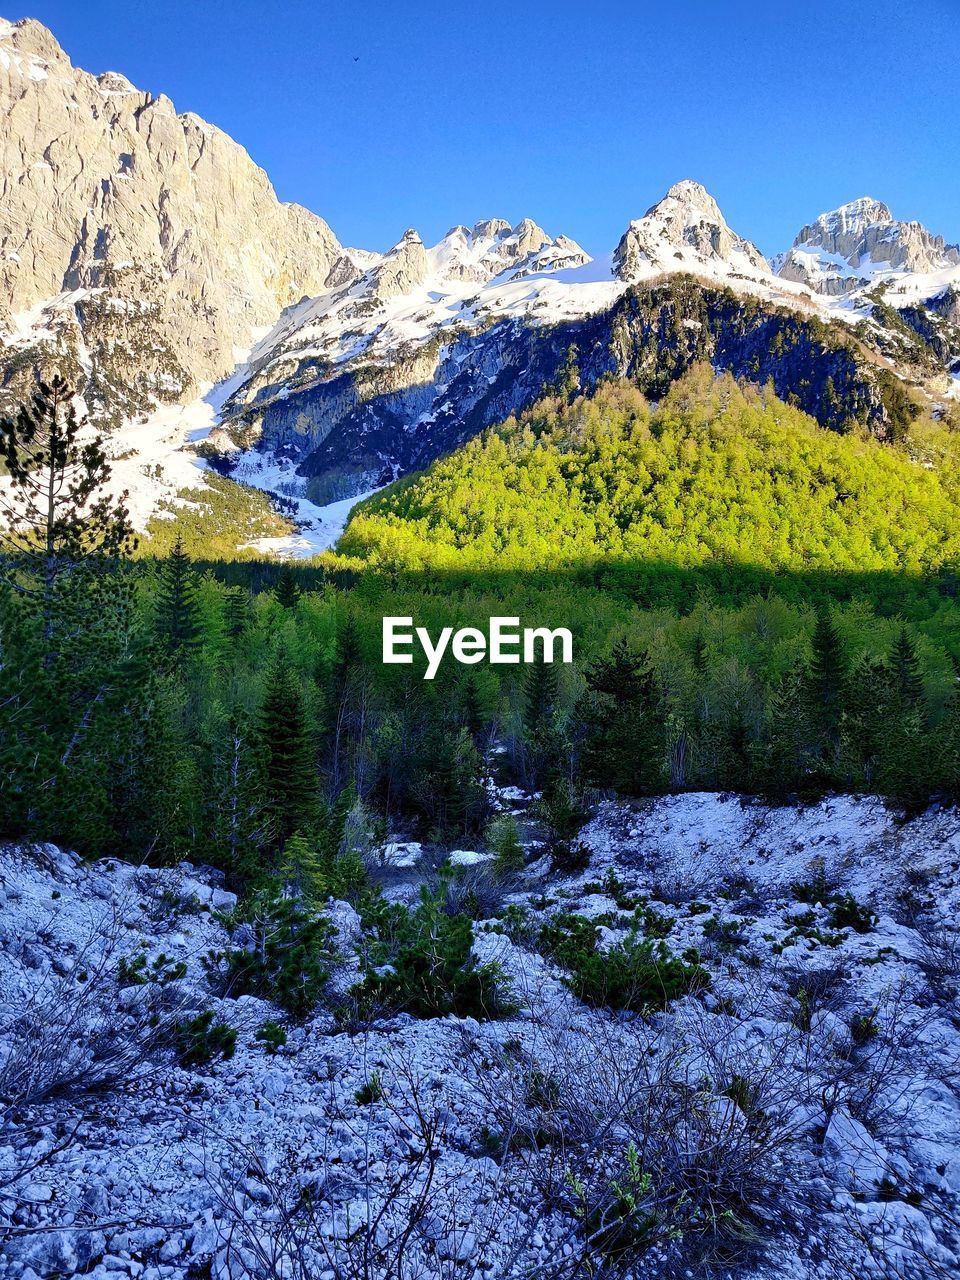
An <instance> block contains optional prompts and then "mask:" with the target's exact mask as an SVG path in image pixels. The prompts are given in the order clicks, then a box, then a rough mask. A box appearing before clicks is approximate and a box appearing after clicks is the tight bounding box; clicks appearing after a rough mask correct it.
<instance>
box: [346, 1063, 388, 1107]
mask: <svg viewBox="0 0 960 1280" xmlns="http://www.w3.org/2000/svg"><path fill="white" fill-rule="evenodd" d="M353 1096H354V1098H355V1099H356V1102H357V1105H358V1106H360V1107H367V1106H369V1105H370V1103H371V1102H379V1101H380V1099H381V1098H382V1097H383V1081H382V1080H381V1078H380V1072H379V1071H371V1073H370V1078H369V1079H368V1080H367V1081H366V1082H365V1083H364V1084H362V1085H361V1086H360V1088H359V1089H358V1090H357V1091H356V1093H355V1094H354V1095H353Z"/></svg>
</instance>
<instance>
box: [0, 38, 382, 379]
mask: <svg viewBox="0 0 960 1280" xmlns="http://www.w3.org/2000/svg"><path fill="white" fill-rule="evenodd" d="M0 160H2V165H0V300H2V301H0V308H2V311H0V327H9V325H10V323H11V317H12V316H16V315H18V313H19V314H21V315H22V313H25V312H30V311H31V310H32V309H35V308H37V307H38V306H40V305H41V304H43V303H44V302H45V301H46V300H49V299H52V298H55V297H57V296H58V295H61V294H63V293H65V292H71V291H82V293H83V296H86V297H89V296H90V292H91V291H94V293H96V291H100V295H99V296H101V297H103V296H104V295H109V296H110V297H112V298H116V299H118V300H119V301H120V302H121V303H129V304H131V305H138V306H139V305H140V304H141V303H143V302H147V303H148V304H149V305H150V306H151V307H152V308H153V309H154V313H155V314H154V322H155V324H154V328H155V334H154V336H155V338H156V341H157V343H158V344H159V345H160V346H161V347H162V348H164V349H165V351H166V353H167V354H166V356H165V362H166V363H168V364H171V365H173V366H176V367H177V371H176V373H175V374H174V375H173V382H172V384H171V385H173V386H174V390H173V392H172V393H171V394H174V395H175V396H177V397H179V396H180V395H182V394H184V393H185V392H186V391H187V390H189V389H190V388H191V387H192V385H193V384H194V383H195V382H196V381H197V380H200V379H214V378H218V377H221V376H223V375H224V374H225V373H227V372H228V371H229V369H231V368H232V367H233V362H234V361H233V354H234V348H235V347H237V346H245V345H246V344H247V343H248V342H249V340H250V332H251V329H252V328H253V327H255V326H260V325H264V324H269V323H273V321H275V320H276V318H277V315H278V314H279V312H280V310H281V309H282V308H283V307H284V306H286V305H287V304H289V303H290V302H292V301H294V300H295V299H297V298H299V297H301V296H302V295H304V294H315V293H318V292H319V291H321V290H322V289H324V288H326V287H328V285H330V284H331V283H336V284H342V283H346V282H349V280H351V279H354V278H356V276H357V275H358V274H359V273H358V272H357V270H356V268H355V267H354V266H353V264H352V263H351V262H350V260H349V258H347V257H346V256H345V255H344V254H343V251H342V249H341V246H340V245H339V243H338V241H337V239H336V237H335V236H334V235H333V233H332V232H331V230H330V228H329V227H328V226H327V224H326V223H325V222H324V221H323V220H322V219H321V218H318V217H316V216H315V215H314V214H312V213H309V212H308V211H307V210H306V209H303V208H301V207H299V206H297V205H290V204H283V203H281V202H280V201H279V200H278V199H277V197H276V195H275V193H274V191H273V188H272V186H271V185H270V182H269V180H268V179H267V176H266V174H265V173H264V172H263V171H262V170H261V169H260V168H258V166H257V165H256V164H254V162H253V161H252V160H251V158H250V157H249V155H248V154H247V153H246V152H245V151H244V149H243V148H242V147H241V146H239V145H238V144H237V143H236V142H234V141H233V140H232V139H231V138H229V137H228V136H227V135H226V134H225V133H223V132H222V131H221V130H219V129H217V128H215V127H214V126H212V125H210V124H207V123H206V122H205V121H203V120H201V119H200V118H199V117H198V116H196V115H193V114H190V113H187V114H182V115H178V114H177V112H176V110H175V109H174V106H173V104H172V103H171V102H170V100H169V99H168V98H166V97H164V96H163V95H162V94H161V95H159V96H154V95H153V94H151V93H147V92H144V91H142V90H139V89H136V88H135V87H134V86H133V85H132V84H131V83H130V82H129V81H128V80H127V79H126V78H125V77H124V76H121V75H119V74H117V73H114V72H107V73H105V74H103V75H100V76H93V75H90V74H88V73H87V72H85V71H82V70H79V69H77V68H75V67H74V66H73V65H72V64H71V62H70V60H69V58H68V57H67V55H66V54H65V53H64V51H63V50H62V49H61V48H60V46H59V45H58V44H57V42H56V40H55V39H54V37H53V36H52V35H51V33H50V32H49V31H48V30H47V29H46V28H45V27H43V26H42V25H41V24H40V23H38V22H35V21H33V20H30V19H24V20H23V21H21V22H18V23H15V24H10V23H7V22H3V21H0ZM131 267H132V268H133V270H131ZM145 281H147V282H148V283H147V284H146V285H145V283H144V282H145ZM128 286H129V287H128ZM144 288H146V290H147V295H146V297H145V296H144V293H143V290H144ZM68 305H69V300H68ZM76 322H77V324H78V326H79V329H80V336H81V337H86V329H85V326H84V318H83V316H82V315H80V314H77V316H76ZM22 328H23V325H22V324H21V330H22ZM21 337H22V334H21ZM7 342H8V344H9V342H10V335H9V334H8V337H7ZM21 363H22V361H21ZM117 372H118V376H120V377H121V379H122V376H123V371H122V370H119V371H117Z"/></svg>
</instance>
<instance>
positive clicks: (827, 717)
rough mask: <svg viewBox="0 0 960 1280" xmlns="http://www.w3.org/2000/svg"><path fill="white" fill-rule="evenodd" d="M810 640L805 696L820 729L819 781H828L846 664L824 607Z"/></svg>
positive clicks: (837, 740)
mask: <svg viewBox="0 0 960 1280" xmlns="http://www.w3.org/2000/svg"><path fill="white" fill-rule="evenodd" d="M811 643H812V648H813V656H812V659H811V663H810V675H809V682H808V697H809V704H810V712H811V716H812V717H813V721H814V723H815V724H816V725H817V727H818V730H819V733H818V738H819V744H818V748H817V751H816V752H815V756H816V759H817V762H818V764H817V772H818V774H819V777H820V779H821V782H828V781H831V780H835V778H836V770H837V760H838V756H839V753H840V723H841V718H842V716H843V702H844V690H845V684H846V677H847V665H846V658H845V656H844V652H843V646H842V644H841V642H840V635H839V632H838V631H837V628H836V626H835V625H834V622H833V619H832V618H831V616H830V613H829V611H828V610H827V609H825V608H821V609H820V610H819V611H818V613H817V622H816V625H815V627H814V629H813V637H812V642H811Z"/></svg>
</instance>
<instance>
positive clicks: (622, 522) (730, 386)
mask: <svg viewBox="0 0 960 1280" xmlns="http://www.w3.org/2000/svg"><path fill="white" fill-rule="evenodd" d="M932 459H935V462H936V465H935V466H934V465H933V462H932ZM958 464H960V450H958V449H957V448H956V447H955V446H954V444H953V438H952V437H951V436H950V434H949V433H948V432H947V431H946V430H945V429H941V428H938V427H936V426H935V425H933V424H927V425H926V426H918V427H916V428H914V431H913V435H912V437H910V438H908V440H907V441H906V442H905V443H904V444H902V445H899V446H897V447H893V446H890V445H885V444H881V443H878V442H877V441H876V440H874V439H872V438H865V437H864V438H861V437H859V436H857V435H852V434H850V435H838V434H837V433H835V432H831V431H827V430H824V429H823V428H822V427H820V426H818V425H817V423H816V422H815V421H814V420H813V419H812V418H809V417H808V416H807V415H806V414H804V413H802V412H800V411H799V410H797V409H794V408H791V407H790V406H788V405H786V404H784V403H783V402H782V401H780V400H777V399H776V398H775V397H774V396H772V395H771V394H769V393H767V392H765V391H762V390H759V389H756V388H750V387H744V386H740V385H738V384H737V383H736V382H735V381H734V380H733V379H731V378H729V377H723V378H714V377H713V375H712V374H711V372H710V370H709V369H699V370H696V371H694V373H692V374H691V375H688V376H687V377H686V378H685V379H683V380H682V381H681V382H680V383H678V384H677V385H676V386H675V387H674V388H673V389H672V390H671V391H670V393H669V394H668V395H667V396H666V397H665V398H664V399H663V400H662V401H661V402H660V404H659V405H657V406H656V407H651V406H650V405H649V404H648V403H647V402H646V400H645V399H644V398H643V397H642V396H641V395H640V394H639V392H637V391H636V390H635V389H634V388H632V387H631V386H629V384H626V383H613V384H610V385H608V386H605V387H603V388H601V390H600V391H599V392H598V393H597V394H596V395H595V396H593V397H592V398H590V399H587V398H582V397H581V398H578V399H576V400H574V401H573V402H572V403H567V402H566V400H562V399H559V398H548V399H545V400H542V401H541V402H540V403H539V404H537V405H535V406H534V407H533V408H532V409H531V410H530V411H529V412H528V413H526V414H524V415H523V416H522V417H521V418H520V419H519V420H517V419H513V418H511V419H509V420H508V421H507V422H506V423H504V424H503V426H502V427H500V428H497V429H494V430H491V431H489V432H487V433H485V434H484V435H483V436H482V437H480V438H478V439H476V440H473V441H471V442H470V443H469V444H467V445H465V446H464V447H463V448H462V449H460V450H458V451H457V452H456V453H454V454H452V455H451V456H449V457H447V458H445V459H443V460H441V461H440V462H437V463H435V464H434V465H433V466H432V467H431V468H430V469H429V470H428V471H426V472H425V473H423V474H422V475H419V476H417V477H414V478H412V479H410V480H407V481H405V482H401V483H400V484H399V485H396V486H394V487H393V488H391V489H390V490H388V491H387V492H386V493H384V494H381V495H378V496H377V497H375V498H373V499H371V500H370V501H369V502H367V503H365V504H364V506H363V507H362V508H360V510H359V511H358V512H357V513H356V514H355V515H354V517H353V519H352V521H351V522H350V525H349V526H348V528H347V531H346V533H345V535H344V537H343V539H342V540H341V543H340V549H341V551H342V552H344V553H345V554H348V555H352V556H357V557H360V558H362V559H364V560H367V561H368V562H370V563H372V564H374V565H384V566H391V567H404V568H407V569H448V568H457V569H461V570H463V569H476V570H484V569H491V568H497V569H501V570H502V569H511V570H536V571H538V572H543V571H545V570H551V569H558V568H566V567H571V566H583V565H589V564H596V563H597V562H605V563H615V564H616V563H620V564H623V563H637V562H650V561H658V562H662V563H664V564H668V565H673V566H688V567H689V566H699V565H708V564H716V563H717V562H721V563H724V562H726V563H731V564H737V565H754V566H758V567H762V568H766V569H774V570H789V571H806V570H811V569H816V570H827V571H857V572H864V571H867V572H872V571H877V570H895V571H900V572H906V573H911V574H912V573H916V572H917V571H918V570H921V569H925V568H929V567H931V566H941V565H944V564H949V563H951V562H953V561H954V560H956V559H958V558H960V554H958V553H960V465H958Z"/></svg>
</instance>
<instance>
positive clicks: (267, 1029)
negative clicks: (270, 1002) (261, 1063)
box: [254, 1020, 287, 1054]
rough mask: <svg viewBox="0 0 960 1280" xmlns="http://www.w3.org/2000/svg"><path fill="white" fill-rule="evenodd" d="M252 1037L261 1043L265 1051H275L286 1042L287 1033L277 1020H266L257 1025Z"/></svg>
mask: <svg viewBox="0 0 960 1280" xmlns="http://www.w3.org/2000/svg"><path fill="white" fill-rule="evenodd" d="M254 1039H255V1040H256V1041H257V1042H258V1043H259V1044H262V1045H263V1047H264V1048H265V1049H266V1051H267V1053H271V1054H272V1053H277V1052H278V1051H279V1050H280V1049H282V1048H283V1046H284V1045H285V1044H286V1043H287V1033H286V1031H284V1029H283V1027H281V1025H280V1023H279V1022H273V1021H270V1020H268V1021H267V1022H261V1024H260V1026H259V1027H257V1034H256V1035H255V1036H254Z"/></svg>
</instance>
